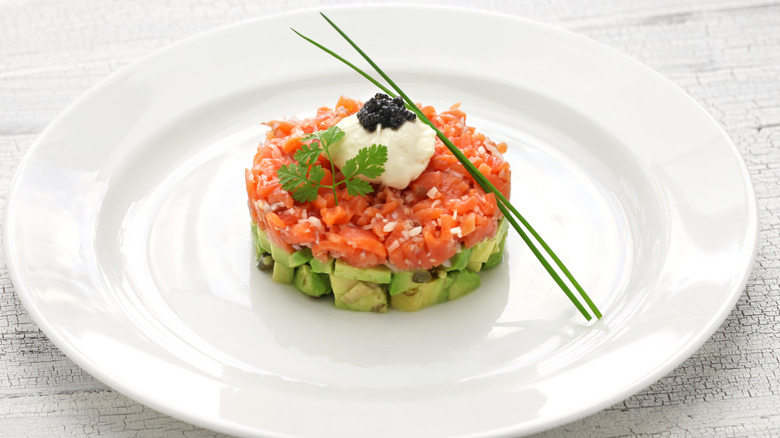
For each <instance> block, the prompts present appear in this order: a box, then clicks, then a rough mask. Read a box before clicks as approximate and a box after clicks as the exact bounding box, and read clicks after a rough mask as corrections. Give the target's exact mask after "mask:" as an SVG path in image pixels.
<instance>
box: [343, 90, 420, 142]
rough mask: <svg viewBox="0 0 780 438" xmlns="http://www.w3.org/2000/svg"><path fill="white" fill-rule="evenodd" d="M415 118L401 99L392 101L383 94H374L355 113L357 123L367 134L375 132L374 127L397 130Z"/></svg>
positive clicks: (397, 98)
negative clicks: (379, 126)
mask: <svg viewBox="0 0 780 438" xmlns="http://www.w3.org/2000/svg"><path fill="white" fill-rule="evenodd" d="M416 118H417V115H416V114H415V113H413V112H411V111H409V110H408V109H406V107H405V106H404V100H403V98H402V97H400V96H398V97H396V98H395V99H393V98H391V97H390V96H388V95H387V94H384V93H376V95H375V96H374V97H372V98H371V99H368V102H366V103H365V105H363V108H362V109H361V110H360V111H358V113H357V119H358V121H359V122H360V124H361V125H362V126H363V128H364V129H365V130H366V131H368V132H374V131H376V125H382V128H390V129H398V128H400V127H401V125H403V124H404V122H406V121H410V122H411V121H413V120H414V119H416Z"/></svg>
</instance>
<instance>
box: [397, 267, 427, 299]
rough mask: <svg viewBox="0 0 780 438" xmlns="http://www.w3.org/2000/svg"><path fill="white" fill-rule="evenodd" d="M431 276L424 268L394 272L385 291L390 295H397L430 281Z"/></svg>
mask: <svg viewBox="0 0 780 438" xmlns="http://www.w3.org/2000/svg"><path fill="white" fill-rule="evenodd" d="M431 278H433V277H432V276H431V273H430V272H428V271H424V270H416V271H401V272H394V273H393V277H392V279H390V284H388V285H387V291H388V292H389V293H390V295H398V294H400V293H401V292H406V291H408V290H409V289H414V288H416V287H419V286H420V285H421V284H424V283H427V282H429V281H431Z"/></svg>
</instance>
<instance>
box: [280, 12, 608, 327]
mask: <svg viewBox="0 0 780 438" xmlns="http://www.w3.org/2000/svg"><path fill="white" fill-rule="evenodd" d="M320 15H322V17H323V18H324V19H325V20H326V21H327V22H328V24H330V25H331V27H333V28H334V29H335V30H336V31H337V32H338V33H339V34H340V35H341V36H342V37H343V38H344V39H345V40H346V41H347V42H348V43H349V44H350V45H351V46H352V47H353V48H354V49H355V50H356V51H357V52H358V53H359V54H360V56H362V57H363V59H364V60H365V61H366V62H368V63H369V64H370V65H371V67H372V68H373V69H374V70H376V72H377V73H378V74H379V75H380V76H381V77H382V78H383V79H384V80H385V81H386V82H387V83H388V84H389V85H390V86H391V87H392V88H393V89H394V90H395V91H396V92H397V93H398V95H400V96H401V97H402V98H403V99H404V102H406V107H407V108H408V109H409V110H410V111H413V112H414V113H415V114H417V117H419V118H420V120H421V121H422V122H424V123H425V124H427V125H428V126H430V127H431V128H433V130H434V131H435V132H436V135H437V137H439V139H440V140H441V141H442V142H443V143H444V145H445V146H447V149H449V150H450V152H452V154H453V155H455V157H456V158H458V161H460V163H461V164H462V165H463V167H465V168H466V169H467V170H468V171H469V174H471V176H472V177H473V178H474V180H475V181H476V182H477V183H478V184H479V185H480V187H482V189H483V190H484V191H485V192H486V193H493V194H495V196H496V198H497V200H498V202H497V203H498V208H499V210H501V213H502V214H503V215H504V217H505V218H507V220H508V221H509V223H510V224H511V225H512V227H513V228H514V229H515V231H517V233H518V234H519V235H520V237H521V238H522V239H523V241H524V242H525V244H526V245H528V248H529V249H530V250H531V251H532V252H533V253H534V255H535V256H536V258H537V259H538V260H539V262H540V263H541V264H542V266H543V267H544V268H545V270H546V271H547V273H548V274H550V276H551V277H552V278H553V280H555V282H556V283H557V284H558V286H559V287H560V288H561V290H562V291H563V292H564V294H566V297H568V298H569V300H571V302H572V303H573V304H574V306H575V307H576V308H577V310H579V312H580V313H581V314H582V316H583V317H585V319H586V320H588V321H590V320H591V315H590V314H589V313H588V311H587V310H585V308H584V307H583V305H582V303H580V301H579V300H578V299H577V297H576V296H575V295H574V294H573V293H572V291H571V289H570V288H569V286H568V285H567V284H566V283H565V282H564V281H563V279H561V276H560V275H559V274H558V272H556V270H555V269H554V268H553V267H552V265H551V264H550V262H549V261H547V258H546V257H545V256H544V255H543V254H542V253H541V251H539V249H538V248H537V247H536V245H535V244H534V242H533V241H532V240H531V238H530V237H529V235H528V234H529V233H530V234H531V236H533V237H534V239H535V240H536V241H537V242H538V243H539V245H541V246H542V248H543V249H544V250H545V252H546V253H547V256H548V257H549V258H551V259H552V260H553V262H555V265H556V266H557V267H558V269H560V271H561V272H562V273H563V274H564V275H565V277H566V278H567V279H568V280H569V281H570V282H571V284H572V285H573V286H574V288H575V289H577V292H579V294H580V296H581V297H582V299H583V300H584V301H585V303H586V304H587V305H588V307H589V308H590V310H591V311H592V312H593V315H594V316H595V317H596V318H597V319H601V316H602V315H601V312H600V311H599V309H598V308H597V307H596V305H595V304H594V303H593V301H592V300H591V299H590V297H589V296H588V294H587V293H585V291H584V290H583V289H582V287H581V286H580V284H579V283H578V282H577V280H575V279H574V276H573V275H572V274H571V272H569V270H568V269H567V268H566V266H565V265H564V264H563V262H562V261H561V260H560V259H559V258H558V256H557V255H556V254H555V253H554V252H553V250H552V249H551V248H550V246H549V245H547V243H546V242H545V241H544V240H543V239H542V237H541V236H540V235H539V233H537V232H536V230H534V229H533V227H532V226H531V224H530V223H528V221H527V220H526V219H525V218H524V217H523V216H522V215H521V214H520V212H519V211H517V209H516V208H515V207H514V206H513V205H512V204H511V203H510V202H509V200H508V199H507V198H506V197H505V196H504V195H503V194H502V193H501V192H500V191H498V189H496V187H495V186H494V185H493V184H492V183H491V182H490V181H489V180H488V179H487V178H486V177H485V176H484V175H482V173H481V172H480V171H479V170H477V168H476V167H474V164H473V163H471V161H469V160H468V158H467V157H466V156H465V155H463V152H461V151H460V150H459V149H458V148H457V147H456V146H455V145H454V144H453V143H452V142H451V141H450V140H449V139H448V138H447V136H446V135H444V133H442V132H441V131H440V130H439V129H438V128H437V127H436V126H435V125H434V124H433V122H431V121H430V120H429V119H428V117H427V116H425V114H423V113H422V111H420V109H419V108H417V105H415V104H414V101H412V100H411V99H410V98H409V96H407V95H406V94H405V93H404V92H403V91H402V90H401V89H400V88H399V87H398V85H396V84H395V82H393V81H392V80H391V79H390V78H389V77H388V76H387V74H385V72H384V71H382V69H380V68H379V66H377V65H376V64H375V63H374V61H372V60H371V58H369V57H368V55H366V54H365V52H363V50H361V49H360V47H358V46H357V44H355V43H354V42H353V41H352V40H351V39H350V38H349V37H348V36H347V35H346V34H345V33H344V31H342V30H341V28H339V27H338V26H337V25H336V24H335V23H334V22H333V21H332V20H331V19H330V18H328V17H327V16H325V14H323V13H320ZM292 31H293V32H295V33H296V34H298V36H300V37H301V38H303V39H305V40H306V41H308V42H310V43H311V44H313V45H315V46H317V47H318V48H319V49H321V50H323V51H324V52H326V53H328V54H329V55H331V56H333V57H334V58H336V59H338V60H339V61H341V62H343V63H344V64H346V65H347V66H349V67H350V68H352V69H353V70H354V71H355V72H357V73H358V74H360V75H361V76H363V77H364V78H366V79H367V80H368V81H370V82H371V83H372V84H374V85H376V86H377V87H379V89H381V90H382V91H384V92H385V93H387V94H388V95H389V96H391V97H395V96H396V94H395V93H393V92H392V91H391V90H390V89H388V88H387V87H386V86H384V85H383V84H382V83H380V82H379V81H377V80H376V79H374V78H373V77H372V76H371V75H369V74H368V73H366V72H364V71H363V70H361V69H360V68H359V67H357V66H355V65H354V64H352V63H350V62H349V61H347V60H346V59H344V58H342V57H341V56H339V55H338V54H336V53H335V52H333V51H332V50H330V49H328V48H326V47H325V46H323V45H322V44H320V43H318V42H316V41H314V40H312V39H311V38H309V37H306V36H304V35H302V34H301V33H300V32H298V31H297V30H295V29H292ZM518 221H520V223H522V225H523V227H525V230H524V229H523V228H522V227H521V226H520V224H518ZM526 230H527V231H526Z"/></svg>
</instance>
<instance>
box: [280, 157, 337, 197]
mask: <svg viewBox="0 0 780 438" xmlns="http://www.w3.org/2000/svg"><path fill="white" fill-rule="evenodd" d="M276 176H277V177H278V178H279V183H280V184H281V186H282V189H284V190H287V191H288V192H290V194H291V195H292V197H293V199H295V200H296V201H298V202H311V201H313V200H314V199H315V198H317V189H318V188H319V186H320V183H319V181H320V180H322V178H323V177H324V176H325V171H323V170H322V167H321V166H313V167H312V168H311V171H310V172H307V167H303V166H299V165H297V164H295V163H291V164H289V165H287V164H285V165H282V166H281V167H280V168H279V169H278V170H277V171H276Z"/></svg>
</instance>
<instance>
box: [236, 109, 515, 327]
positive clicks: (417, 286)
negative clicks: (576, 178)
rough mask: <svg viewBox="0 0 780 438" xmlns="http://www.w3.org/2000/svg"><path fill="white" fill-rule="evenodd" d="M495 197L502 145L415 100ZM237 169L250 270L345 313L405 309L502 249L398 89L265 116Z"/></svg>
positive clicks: (456, 168) (456, 282)
mask: <svg viewBox="0 0 780 438" xmlns="http://www.w3.org/2000/svg"><path fill="white" fill-rule="evenodd" d="M418 108H419V109H420V110H421V111H422V113H423V114H425V116H427V117H428V119H429V120H430V121H431V122H433V124H434V125H435V126H436V127H437V128H438V129H439V130H440V131H441V132H443V133H444V134H445V135H446V136H447V137H448V138H449V139H450V141H452V143H453V144H454V145H455V146H456V147H457V148H458V149H459V150H460V151H462V152H463V154H464V155H465V156H466V157H467V158H468V159H469V160H470V161H471V162H472V163H473V164H474V166H475V167H476V168H477V169H478V170H479V172H480V173H482V174H483V175H484V176H485V177H486V178H487V179H488V180H489V181H490V182H491V183H492V184H493V185H494V186H495V187H496V188H497V189H498V190H499V191H500V192H501V193H502V194H503V195H504V196H506V197H507V198H509V195H510V177H511V171H510V168H509V163H508V162H507V161H506V160H505V159H504V157H503V155H502V154H503V153H504V152H506V149H507V145H506V144H505V143H495V142H493V141H491V140H490V139H489V138H487V137H486V136H485V135H484V134H482V133H479V132H477V131H476V129H475V128H473V127H470V126H468V125H467V124H466V114H465V113H464V112H463V111H462V110H461V109H460V107H459V105H455V106H453V107H451V108H449V109H447V110H445V111H442V112H437V111H436V109H434V108H433V107H431V106H419V105H418ZM265 124H266V125H267V126H268V128H269V129H268V132H267V134H266V138H265V139H264V141H262V143H261V144H260V145H259V147H258V149H257V153H256V154H255V156H254V160H253V164H252V167H251V168H249V169H246V172H245V176H246V189H247V194H248V206H249V211H250V215H251V229H252V236H253V241H254V249H255V253H256V256H257V264H258V267H259V268H262V269H269V270H272V274H271V277H272V279H273V280H274V281H276V282H279V283H289V284H292V285H294V286H295V287H296V288H297V289H298V290H300V291H301V292H303V293H305V294H306V295H309V296H314V297H321V296H333V299H334V303H335V306H336V307H338V308H341V309H348V310H355V311H373V312H386V311H387V310H388V309H389V308H395V309H399V310H404V311H416V310H419V309H422V308H424V307H427V306H430V305H433V304H437V303H441V302H445V301H449V300H453V299H456V298H459V297H461V296H463V295H465V294H467V293H470V292H472V291H473V290H475V289H477V288H478V286H479V284H480V278H479V274H478V272H480V271H481V270H483V269H488V268H491V267H493V266H496V265H497V264H498V263H500V262H501V260H502V257H503V248H504V240H505V238H506V234H507V233H506V231H507V226H506V221H505V220H503V217H502V214H501V212H500V211H499V209H498V206H497V202H496V198H495V195H493V194H492V193H485V192H484V191H483V190H482V188H480V186H479V185H478V184H477V182H476V181H475V180H474V178H473V177H472V176H471V175H470V174H469V172H468V170H467V169H465V168H464V167H463V166H462V165H461V164H460V163H459V162H458V159H457V158H456V157H455V156H454V155H453V154H452V153H451V152H450V151H449V150H448V149H447V147H446V146H445V145H444V144H443V143H442V142H441V141H440V140H439V138H438V137H436V135H435V133H434V134H432V133H433V130H432V129H431V128H430V127H429V126H428V125H425V124H424V123H422V122H421V121H419V120H417V119H416V116H415V115H414V113H412V112H411V111H408V110H407V109H406V108H404V107H403V102H402V101H400V100H399V99H398V98H396V99H392V98H389V97H388V96H386V95H382V94H377V95H376V96H374V97H372V98H371V99H369V100H368V101H367V102H366V103H365V104H364V103H362V102H360V101H358V100H354V99H350V98H347V97H341V98H339V99H338V102H337V103H336V105H335V106H334V107H333V108H330V107H321V108H319V109H317V111H316V114H315V115H314V116H313V117H309V118H300V119H297V118H296V119H284V120H274V121H270V122H267V123H265Z"/></svg>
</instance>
